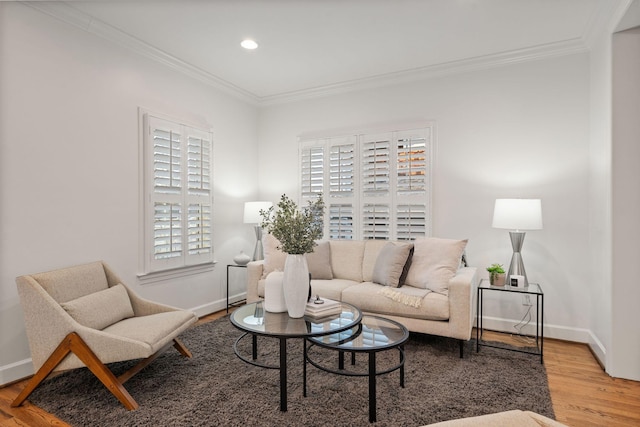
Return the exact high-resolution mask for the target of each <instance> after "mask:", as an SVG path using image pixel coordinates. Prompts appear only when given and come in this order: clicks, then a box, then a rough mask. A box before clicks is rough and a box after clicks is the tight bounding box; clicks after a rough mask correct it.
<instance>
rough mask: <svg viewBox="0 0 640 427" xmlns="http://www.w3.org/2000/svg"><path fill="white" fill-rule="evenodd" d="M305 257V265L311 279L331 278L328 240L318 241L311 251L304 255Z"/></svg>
mask: <svg viewBox="0 0 640 427" xmlns="http://www.w3.org/2000/svg"><path fill="white" fill-rule="evenodd" d="M304 256H305V258H307V266H308V267H309V273H311V278H312V279H323V280H331V279H333V270H332V268H331V246H329V242H321V243H318V244H317V245H316V246H315V247H314V248H313V252H310V253H308V254H305V255H304Z"/></svg>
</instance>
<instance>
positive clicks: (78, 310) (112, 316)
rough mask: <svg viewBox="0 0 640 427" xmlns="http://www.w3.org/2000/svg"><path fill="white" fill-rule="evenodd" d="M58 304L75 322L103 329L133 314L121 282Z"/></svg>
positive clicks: (127, 295)
mask: <svg viewBox="0 0 640 427" xmlns="http://www.w3.org/2000/svg"><path fill="white" fill-rule="evenodd" d="M60 305H61V306H62V308H64V309H65V311H66V312H67V313H69V315H70V316H71V317H73V318H74V320H75V321H76V322H78V323H80V324H81V325H84V326H87V327H89V328H93V329H104V328H106V327H107V326H109V325H113V324H114V323H116V322H119V321H120V320H123V319H127V318H129V317H133V316H134V314H133V307H131V301H130V300H129V294H128V293H127V290H126V289H125V287H124V286H122V284H117V285H115V286H113V287H111V288H107V289H105V290H103V291H99V292H94V293H92V294H89V295H85V296H83V297H80V298H76V299H74V300H71V301H68V302H63V303H62V304H60Z"/></svg>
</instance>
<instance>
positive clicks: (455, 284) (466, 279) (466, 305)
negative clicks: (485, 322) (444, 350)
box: [449, 267, 478, 341]
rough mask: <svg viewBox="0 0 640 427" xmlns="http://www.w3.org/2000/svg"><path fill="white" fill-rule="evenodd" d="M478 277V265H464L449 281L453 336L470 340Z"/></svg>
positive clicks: (450, 316)
mask: <svg viewBox="0 0 640 427" xmlns="http://www.w3.org/2000/svg"><path fill="white" fill-rule="evenodd" d="M477 282H478V277H477V269H476V267H463V268H461V269H459V270H458V271H457V272H456V275H455V276H454V277H453V278H452V279H451V280H450V281H449V322H450V326H451V334H452V335H451V336H452V338H457V339H462V340H465V341H466V340H469V339H471V330H472V329H473V298H474V293H475V289H476V286H477Z"/></svg>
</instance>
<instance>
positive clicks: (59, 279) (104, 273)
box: [31, 261, 118, 304]
mask: <svg viewBox="0 0 640 427" xmlns="http://www.w3.org/2000/svg"><path fill="white" fill-rule="evenodd" d="M109 273H110V272H109V271H108V268H107V267H106V266H105V265H104V264H103V263H102V262H100V261H97V262H93V263H90V264H83V265H78V266H73V267H68V268H63V269H60V270H54V271H49V272H46V273H38V274H32V275H31V278H32V279H33V280H35V281H36V282H38V284H39V285H40V286H42V288H43V289H44V290H45V291H47V293H48V294H49V295H51V297H52V298H53V299H54V300H55V301H56V302H57V303H59V304H61V303H64V302H68V301H71V300H74V299H77V298H80V297H83V296H85V295H89V294H92V293H94V292H99V291H102V290H105V289H107V288H109V287H111V286H114V285H116V284H117V283H118V279H117V278H114V277H109V276H112V275H111V274H109ZM109 279H111V280H109Z"/></svg>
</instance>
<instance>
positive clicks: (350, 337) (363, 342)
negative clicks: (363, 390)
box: [303, 315, 409, 423]
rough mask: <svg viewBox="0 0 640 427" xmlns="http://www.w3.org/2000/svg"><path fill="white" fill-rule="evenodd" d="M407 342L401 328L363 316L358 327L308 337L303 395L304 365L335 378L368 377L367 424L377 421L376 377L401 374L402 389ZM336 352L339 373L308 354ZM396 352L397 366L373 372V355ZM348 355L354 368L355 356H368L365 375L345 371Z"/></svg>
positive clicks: (382, 320) (391, 322) (402, 326)
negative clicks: (315, 351)
mask: <svg viewBox="0 0 640 427" xmlns="http://www.w3.org/2000/svg"><path fill="white" fill-rule="evenodd" d="M408 339H409V331H408V330H407V328H405V327H404V325H402V324H400V323H398V322H396V321H394V320H390V319H386V318H384V317H379V316H372V315H364V316H362V320H361V321H360V324H359V325H357V326H354V327H353V328H351V329H349V330H346V331H343V332H335V333H333V334H330V335H324V336H320V337H317V336H316V337H307V339H306V341H307V342H308V343H309V345H308V346H307V344H306V343H305V348H304V353H305V354H304V360H305V366H304V369H303V375H304V380H303V383H304V387H303V393H304V395H305V396H306V395H307V369H306V366H307V362H309V363H311V364H312V365H313V366H315V367H316V368H318V369H321V370H323V371H326V372H330V373H333V374H338V375H346V376H360V377H363V376H366V377H369V422H371V423H373V422H375V421H376V377H377V376H378V375H383V374H388V373H390V372H393V371H396V370H398V369H399V370H400V387H402V388H404V362H405V353H404V344H405V343H406V342H407V340H408ZM314 346H318V347H322V348H326V349H331V350H337V351H338V369H337V370H335V369H332V368H329V367H327V366H324V365H322V364H320V363H318V362H316V361H314V360H313V359H312V358H311V356H310V353H309V351H310V350H311V349H312V348H313V347H314ZM394 349H395V350H397V351H398V353H399V356H400V358H399V360H398V363H397V364H393V365H392V366H386V367H385V368H384V369H382V370H380V371H378V370H376V369H377V368H376V354H377V353H379V352H381V351H386V350H394ZM345 352H350V353H351V364H352V365H355V356H356V353H367V354H368V357H369V366H368V371H367V372H352V371H347V370H345V369H344V353H345Z"/></svg>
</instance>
